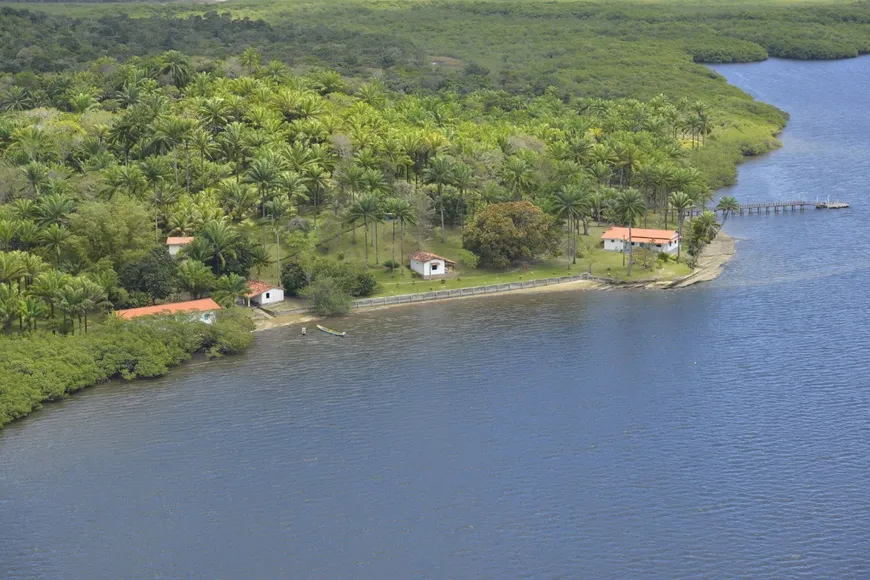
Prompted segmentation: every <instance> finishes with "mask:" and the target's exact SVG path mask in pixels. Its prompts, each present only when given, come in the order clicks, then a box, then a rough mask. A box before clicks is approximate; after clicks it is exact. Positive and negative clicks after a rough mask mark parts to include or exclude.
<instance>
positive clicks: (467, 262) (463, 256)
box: [459, 249, 480, 269]
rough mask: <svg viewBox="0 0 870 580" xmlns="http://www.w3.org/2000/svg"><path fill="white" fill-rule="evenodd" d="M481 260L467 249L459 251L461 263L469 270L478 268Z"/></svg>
mask: <svg viewBox="0 0 870 580" xmlns="http://www.w3.org/2000/svg"><path fill="white" fill-rule="evenodd" d="M479 262H480V258H479V257H478V256H477V254H475V253H474V252H470V251H468V250H466V249H460V250H459V263H460V264H462V265H463V266H465V267H466V268H469V269H474V268H477V264H478V263H479Z"/></svg>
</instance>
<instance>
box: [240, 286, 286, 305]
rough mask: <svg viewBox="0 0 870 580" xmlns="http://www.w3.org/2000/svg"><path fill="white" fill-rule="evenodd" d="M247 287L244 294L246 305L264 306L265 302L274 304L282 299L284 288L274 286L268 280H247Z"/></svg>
mask: <svg viewBox="0 0 870 580" xmlns="http://www.w3.org/2000/svg"><path fill="white" fill-rule="evenodd" d="M248 288H250V290H249V291H248V293H247V294H246V295H245V300H247V302H248V306H251V305H256V306H265V305H266V304H274V303H275V302H282V301H283V300H284V289H283V288H281V287H280V286H275V285H273V284H269V283H268V282H260V281H259V280H248Z"/></svg>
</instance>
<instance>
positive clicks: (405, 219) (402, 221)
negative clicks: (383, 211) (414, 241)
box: [390, 199, 417, 276]
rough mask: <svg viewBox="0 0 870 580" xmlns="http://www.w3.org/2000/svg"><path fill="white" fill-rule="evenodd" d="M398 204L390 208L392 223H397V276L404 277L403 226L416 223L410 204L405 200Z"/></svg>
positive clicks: (415, 215) (412, 206)
mask: <svg viewBox="0 0 870 580" xmlns="http://www.w3.org/2000/svg"><path fill="white" fill-rule="evenodd" d="M399 201H400V203H398V204H396V205H394V206H393V207H392V208H391V210H392V211H391V212H390V213H391V214H392V216H393V221H398V222H399V264H400V266H399V275H400V276H404V275H405V226H406V225H409V226H413V225H414V224H416V223H417V213H416V210H415V209H414V204H412V203H411V202H410V201H408V200H407V199H402V200H399Z"/></svg>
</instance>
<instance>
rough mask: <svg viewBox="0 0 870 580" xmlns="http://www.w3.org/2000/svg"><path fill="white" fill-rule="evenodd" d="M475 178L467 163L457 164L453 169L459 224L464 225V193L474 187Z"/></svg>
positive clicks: (471, 168)
mask: <svg viewBox="0 0 870 580" xmlns="http://www.w3.org/2000/svg"><path fill="white" fill-rule="evenodd" d="M476 179H477V176H476V175H475V174H474V168H473V167H471V165H469V164H468V163H464V162H459V163H457V164H456V166H455V167H454V168H453V185H454V186H455V187H456V189H457V190H458V191H459V212H458V213H459V223H460V225H461V224H463V223H464V221H465V220H464V213H465V212H464V211H463V206H464V204H465V192H466V191H468V190H469V189H471V188H473V187H474V184H475V182H476Z"/></svg>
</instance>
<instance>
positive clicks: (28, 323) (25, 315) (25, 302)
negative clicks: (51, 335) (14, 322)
mask: <svg viewBox="0 0 870 580" xmlns="http://www.w3.org/2000/svg"><path fill="white" fill-rule="evenodd" d="M45 311H46V307H45V303H44V302H43V301H42V300H39V299H37V298H33V297H31V296H26V297H24V298H21V299H20V300H19V301H18V319H19V321H20V323H21V325H22V326H24V327H26V328H27V330H36V324H37V322H38V321H39V319H40V318H44V317H45Z"/></svg>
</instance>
